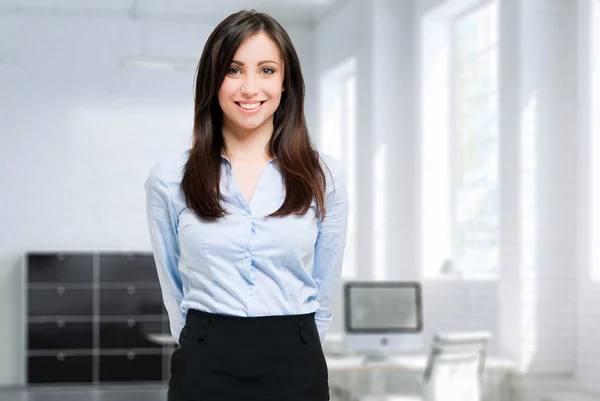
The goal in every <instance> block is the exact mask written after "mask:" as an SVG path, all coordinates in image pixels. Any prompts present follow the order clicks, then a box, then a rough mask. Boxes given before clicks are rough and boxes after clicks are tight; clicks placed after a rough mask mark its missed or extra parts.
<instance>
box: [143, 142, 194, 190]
mask: <svg viewBox="0 0 600 401" xmlns="http://www.w3.org/2000/svg"><path fill="white" fill-rule="evenodd" d="M189 154H190V149H186V150H184V151H177V152H171V153H167V154H166V155H164V156H163V157H162V158H161V159H159V160H158V161H156V162H155V163H154V164H153V165H152V167H151V168H150V173H149V174H148V181H150V182H161V183H163V184H166V185H167V186H168V185H170V184H174V183H175V184H176V183H181V179H182V178H183V170H184V168H185V164H186V163H187V161H188V158H189Z"/></svg>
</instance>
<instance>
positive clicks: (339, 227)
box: [313, 162, 348, 344]
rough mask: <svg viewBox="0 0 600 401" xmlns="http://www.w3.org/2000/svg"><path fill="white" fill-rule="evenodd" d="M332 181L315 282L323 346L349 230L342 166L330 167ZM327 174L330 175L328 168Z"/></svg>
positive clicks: (319, 238) (317, 249) (321, 224)
mask: <svg viewBox="0 0 600 401" xmlns="http://www.w3.org/2000/svg"><path fill="white" fill-rule="evenodd" d="M329 169H330V170H331V176H332V180H331V181H329V182H328V183H327V195H326V199H325V210H326V215H325V219H323V220H322V221H321V219H319V223H318V227H319V233H318V235H317V240H316V243H315V263H314V270H313V279H314V280H315V282H316V283H317V285H318V296H317V298H318V301H319V307H318V309H317V311H316V313H315V322H316V324H317V329H318V331H319V338H320V340H321V343H322V344H323V343H324V341H325V333H326V332H327V330H328V328H329V326H330V325H331V320H332V319H333V315H332V308H333V304H334V302H335V301H336V299H337V296H338V294H339V292H340V285H341V276H342V262H343V258H344V248H345V245H346V230H347V226H348V195H347V189H346V175H345V169H344V168H343V167H342V165H341V163H339V162H337V163H335V164H334V163H330V165H329ZM325 174H326V175H329V171H328V170H327V168H325Z"/></svg>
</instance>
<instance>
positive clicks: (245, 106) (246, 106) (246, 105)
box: [240, 103, 261, 109]
mask: <svg viewBox="0 0 600 401" xmlns="http://www.w3.org/2000/svg"><path fill="white" fill-rule="evenodd" d="M260 105H261V104H260V103H240V106H241V107H242V108H243V109H255V108H257V107H258V106H260Z"/></svg>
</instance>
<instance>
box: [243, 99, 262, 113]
mask: <svg viewBox="0 0 600 401" xmlns="http://www.w3.org/2000/svg"><path fill="white" fill-rule="evenodd" d="M265 102H266V100H265V101H261V102H249V103H245V102H235V104H237V106H238V107H239V108H240V109H242V110H243V111H244V112H246V113H253V112H255V111H257V110H259V109H260V108H261V107H262V105H263V104H264V103H265Z"/></svg>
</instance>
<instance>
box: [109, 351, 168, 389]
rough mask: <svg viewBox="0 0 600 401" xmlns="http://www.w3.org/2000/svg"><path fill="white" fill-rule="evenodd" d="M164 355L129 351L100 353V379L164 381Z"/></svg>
mask: <svg viewBox="0 0 600 401" xmlns="http://www.w3.org/2000/svg"><path fill="white" fill-rule="evenodd" d="M162 380H163V355H162V354H160V353H157V354H153V355H139V354H136V353H135V352H127V353H123V354H122V355H100V381H102V382H123V381H136V382H139V381H162Z"/></svg>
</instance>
